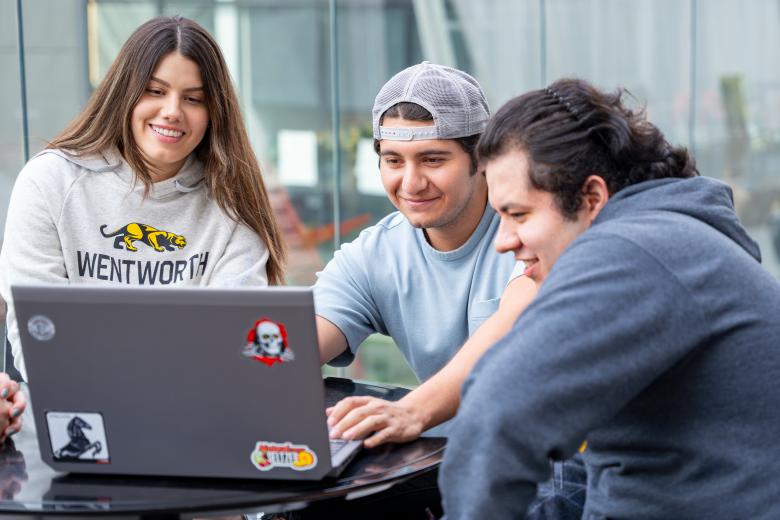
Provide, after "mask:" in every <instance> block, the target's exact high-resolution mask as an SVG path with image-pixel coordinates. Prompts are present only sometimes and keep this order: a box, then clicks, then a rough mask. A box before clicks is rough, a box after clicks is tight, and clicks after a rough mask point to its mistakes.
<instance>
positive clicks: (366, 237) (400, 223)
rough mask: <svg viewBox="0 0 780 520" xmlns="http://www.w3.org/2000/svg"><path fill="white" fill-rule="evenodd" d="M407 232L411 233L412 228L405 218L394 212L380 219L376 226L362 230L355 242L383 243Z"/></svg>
mask: <svg viewBox="0 0 780 520" xmlns="http://www.w3.org/2000/svg"><path fill="white" fill-rule="evenodd" d="M409 232H412V233H413V232H414V228H413V227H412V226H411V225H410V224H409V221H408V220H406V217H404V216H403V215H402V214H401V213H400V212H398V211H394V212H392V213H390V214H389V215H386V216H384V217H382V218H381V219H380V220H379V221H378V222H377V223H376V224H374V225H372V226H368V227H367V228H365V229H363V230H362V231H361V232H360V234H359V235H358V238H357V240H356V242H362V243H374V244H376V243H385V242H386V241H387V240H388V239H391V238H393V239H394V238H397V237H398V236H399V235H402V234H405V233H409Z"/></svg>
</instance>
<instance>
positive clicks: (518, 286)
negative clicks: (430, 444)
mask: <svg viewBox="0 0 780 520" xmlns="http://www.w3.org/2000/svg"><path fill="white" fill-rule="evenodd" d="M535 294H536V285H535V284H534V283H533V282H532V281H531V280H530V279H529V278H527V277H525V276H519V277H517V278H515V279H514V280H512V281H511V282H510V283H509V284H508V285H507V287H506V289H504V294H503V295H502V297H501V302H500V304H499V307H498V310H497V311H496V312H495V313H494V314H493V315H492V316H491V317H490V318H488V319H487V320H486V321H485V322H484V323H483V324H482V325H481V326H480V327H479V328H478V329H477V330H476V331H475V332H474V334H472V336H471V337H470V338H469V339H468V340H467V341H466V343H464V344H463V347H461V349H460V350H459V351H458V352H457V354H455V356H454V357H453V358H452V359H451V360H450V362H449V363H447V365H445V366H444V368H442V369H441V370H440V371H439V372H437V373H436V374H435V375H434V376H433V377H431V378H430V379H428V380H427V381H426V382H424V383H423V384H422V385H420V386H419V387H418V388H417V389H415V390H413V391H412V392H410V393H409V394H407V395H406V396H405V397H404V398H402V399H401V400H399V401H396V402H392V401H385V400H384V399H378V398H375V397H349V398H346V399H344V400H342V401H340V402H339V403H338V404H337V405H336V406H334V407H332V408H329V409H328V410H327V413H328V424H329V425H331V427H332V435H333V436H334V437H338V436H341V437H343V438H346V439H359V438H364V437H366V436H368V435H369V434H371V433H372V432H374V433H373V435H371V436H370V437H367V438H366V439H365V441H364V443H365V445H366V446H367V447H374V446H378V445H379V444H382V443H384V442H406V441H410V440H413V439H416V438H417V437H419V436H420V434H421V433H422V432H424V431H425V430H428V429H429V428H432V427H434V426H436V425H438V424H441V423H442V422H444V421H446V420H448V419H450V418H452V417H453V416H454V415H455V413H456V412H457V410H458V405H459V404H460V387H461V385H462V384H463V381H464V380H465V379H466V376H467V375H468V373H469V371H470V370H471V368H472V367H473V366H474V364H475V363H476V362H477V360H478V359H479V358H480V356H482V354H483V353H484V352H485V351H486V350H487V349H488V348H489V347H490V346H491V345H492V344H493V343H495V342H496V341H497V340H498V339H499V338H501V337H502V336H503V335H504V334H506V333H507V332H508V331H509V329H511V327H512V324H513V323H514V322H515V320H516V319H517V317H518V316H519V315H520V314H521V313H522V312H523V310H524V309H525V308H526V306H528V304H529V303H530V302H531V300H532V299H533V297H534V295H535Z"/></svg>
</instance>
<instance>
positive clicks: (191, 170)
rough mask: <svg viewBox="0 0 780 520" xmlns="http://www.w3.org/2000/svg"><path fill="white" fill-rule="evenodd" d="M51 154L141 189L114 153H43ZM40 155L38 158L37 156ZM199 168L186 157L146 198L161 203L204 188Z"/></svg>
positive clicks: (154, 184) (108, 151) (125, 165)
mask: <svg viewBox="0 0 780 520" xmlns="http://www.w3.org/2000/svg"><path fill="white" fill-rule="evenodd" d="M44 153H54V154H56V155H58V156H60V157H62V158H63V159H65V160H67V161H68V162H70V163H72V164H74V165H76V166H79V167H81V168H84V169H85V170H89V171H91V172H95V173H106V172H112V173H114V174H116V175H117V177H119V178H120V179H121V180H122V181H123V182H124V183H126V184H127V185H128V187H130V188H137V189H143V183H141V182H139V181H138V179H136V176H135V173H134V172H133V170H132V169H131V168H130V165H129V164H127V161H125V160H124V158H123V157H122V155H121V154H120V153H119V151H118V150H116V149H114V148H112V149H109V150H104V151H101V152H99V153H95V154H86V155H76V154H73V153H69V152H66V151H64V150H58V149H55V150H44V151H43V152H41V154H44ZM39 155H40V154H39ZM203 181H204V173H203V164H202V163H201V162H200V161H199V160H197V159H196V158H195V156H194V155H193V154H190V155H189V156H188V157H187V160H186V161H185V162H184V165H182V167H181V169H180V170H179V171H178V173H177V174H176V175H174V176H173V177H171V178H170V179H166V180H164V181H159V182H155V183H153V184H152V188H151V189H150V190H149V198H152V199H161V198H165V197H169V196H171V195H173V194H175V193H188V192H191V191H194V190H197V189H199V188H201V187H204V186H205V184H206V183H205V182H203Z"/></svg>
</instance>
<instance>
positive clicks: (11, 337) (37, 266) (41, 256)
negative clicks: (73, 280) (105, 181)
mask: <svg viewBox="0 0 780 520" xmlns="http://www.w3.org/2000/svg"><path fill="white" fill-rule="evenodd" d="M64 161H65V160H64V159H62V158H61V157H58V156H55V155H54V154H44V155H41V156H38V157H35V158H33V159H32V160H31V161H30V162H29V163H27V165H26V166H25V167H24V168H23V169H22V171H21V172H20V173H19V176H18V177H17V179H16V182H15V183H14V188H13V191H12V192H11V200H10V202H9V205H8V215H7V218H6V225H5V239H4V241H3V247H2V251H1V252H0V297H2V298H3V300H5V302H6V304H7V307H6V333H7V335H8V341H9V343H10V345H11V349H12V352H13V355H14V359H15V361H16V365H17V366H18V367H19V371H20V372H21V373H22V376H23V377H24V378H25V379H26V377H27V374H26V373H25V369H24V360H23V359H22V358H21V356H22V353H21V344H20V340H19V327H18V324H17V323H16V312H15V309H14V305H13V298H12V295H11V285H12V284H25V283H63V284H64V283H68V275H67V273H66V271H65V259H64V257H63V254H62V246H61V242H60V236H59V232H58V229H57V219H58V218H59V214H60V211H61V205H62V196H64V194H65V192H66V191H65V189H64V187H63V186H62V184H63V183H62V182H60V184H56V183H52V182H51V180H50V179H51V177H52V172H54V174H60V173H61V172H60V170H61V169H62V167H63V163H64ZM47 183H48V184H47ZM72 232H73V233H77V232H78V231H72Z"/></svg>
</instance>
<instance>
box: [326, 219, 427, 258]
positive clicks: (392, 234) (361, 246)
mask: <svg viewBox="0 0 780 520" xmlns="http://www.w3.org/2000/svg"><path fill="white" fill-rule="evenodd" d="M413 233H414V228H413V227H412V226H411V225H410V224H409V222H408V221H407V220H406V218H405V217H404V216H403V215H402V214H401V213H399V212H397V211H396V212H393V213H390V214H389V215H387V216H385V217H383V218H381V219H380V220H379V221H378V222H377V223H376V224H374V225H372V226H368V227H367V228H365V229H363V230H362V231H361V232H360V234H359V235H358V237H357V238H356V239H354V240H353V241H351V242H347V243H344V244H342V245H341V248H340V251H339V254H337V255H336V256H337V257H339V256H342V255H346V256H347V257H350V258H354V257H356V256H357V257H364V258H372V259H376V258H389V257H393V256H395V255H396V254H397V252H398V251H399V250H401V249H404V243H406V242H408V241H411V240H414V234H413Z"/></svg>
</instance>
